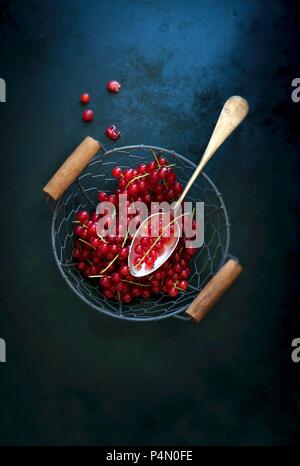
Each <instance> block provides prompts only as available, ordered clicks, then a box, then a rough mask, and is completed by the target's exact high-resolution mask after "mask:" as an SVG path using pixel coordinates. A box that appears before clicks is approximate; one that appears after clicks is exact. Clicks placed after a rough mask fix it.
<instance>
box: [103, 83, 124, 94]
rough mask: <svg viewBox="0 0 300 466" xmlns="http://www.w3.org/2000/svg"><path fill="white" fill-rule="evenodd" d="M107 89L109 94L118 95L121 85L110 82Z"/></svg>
mask: <svg viewBox="0 0 300 466" xmlns="http://www.w3.org/2000/svg"><path fill="white" fill-rule="evenodd" d="M106 88H107V90H108V91H109V92H114V93H117V92H119V90H120V89H121V84H120V83H119V82H118V81H114V80H112V81H108V83H107V84H106Z"/></svg>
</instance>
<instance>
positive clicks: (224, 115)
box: [128, 96, 249, 277]
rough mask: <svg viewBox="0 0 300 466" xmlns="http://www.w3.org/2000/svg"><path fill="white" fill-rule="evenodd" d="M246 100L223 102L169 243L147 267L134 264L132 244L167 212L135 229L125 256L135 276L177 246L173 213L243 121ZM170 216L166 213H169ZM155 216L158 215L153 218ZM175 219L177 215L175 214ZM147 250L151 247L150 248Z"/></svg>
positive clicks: (159, 262)
mask: <svg viewBox="0 0 300 466" xmlns="http://www.w3.org/2000/svg"><path fill="white" fill-rule="evenodd" d="M248 109H249V106H248V103H247V101H246V100H245V99H244V98H243V97H239V96H233V97H230V98H229V99H228V100H227V101H226V102H225V104H224V106H223V108H222V111H221V113H220V116H219V119H218V121H217V123H216V126H215V129H214V131H213V134H212V136H211V138H210V141H209V143H208V145H207V148H206V150H205V152H204V154H203V156H202V158H201V160H200V162H199V165H198V166H197V168H196V169H195V171H194V173H193V175H192V176H191V178H190V180H189V181H188V183H187V185H186V187H185V189H184V191H183V192H182V194H181V196H180V198H179V199H178V200H177V202H176V204H175V206H174V220H173V222H172V223H173V224H174V236H173V237H172V238H169V240H168V245H167V246H166V247H165V249H164V251H163V252H162V254H161V255H159V256H158V258H157V259H156V260H155V262H154V264H153V266H150V267H149V266H147V267H146V265H145V263H143V264H141V265H140V264H137V265H138V266H136V265H134V260H135V257H136V254H135V249H134V248H135V246H136V245H137V244H138V243H139V242H140V238H141V237H142V236H144V235H143V234H142V232H143V230H145V228H146V227H147V226H148V225H149V219H151V222H153V221H155V220H156V221H158V218H161V217H162V216H163V215H166V214H167V213H166V212H165V213H164V212H158V213H155V214H152V215H149V217H147V218H146V219H145V220H144V221H143V222H142V224H141V225H140V227H139V228H138V230H137V231H136V233H135V235H134V237H133V240H132V242H131V246H130V249H129V255H128V267H129V269H130V273H131V274H132V275H133V276H135V277H145V276H146V275H149V274H151V273H153V272H154V271H155V270H156V269H158V268H159V267H161V266H162V264H163V263H164V262H166V260H167V259H168V258H169V257H170V255H171V254H172V253H173V251H174V249H175V248H176V246H177V243H178V241H179V238H180V227H179V224H178V222H177V220H176V212H177V211H178V209H179V207H180V206H181V203H182V201H183V199H184V198H185V196H186V195H187V193H188V192H189V190H190V188H191V186H192V184H193V183H194V181H195V180H196V178H197V177H198V176H199V175H200V173H201V172H202V170H203V168H204V167H205V165H206V164H207V162H208V161H209V160H210V159H211V158H212V156H213V155H214V154H215V153H216V151H217V150H218V149H219V147H220V146H221V145H222V144H223V142H224V141H225V140H226V139H227V138H228V136H230V134H231V133H232V132H233V130H234V129H235V128H237V126H238V125H239V124H240V123H241V122H242V121H243V119H244V118H245V116H246V115H247V113H248ZM168 215H169V213H168ZM155 217H157V218H156V219H155ZM177 218H178V217H177ZM149 249H150V247H149Z"/></svg>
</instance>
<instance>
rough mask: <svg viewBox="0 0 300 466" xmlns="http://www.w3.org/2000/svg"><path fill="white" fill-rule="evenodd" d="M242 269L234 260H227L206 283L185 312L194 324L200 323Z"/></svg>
mask: <svg viewBox="0 0 300 466" xmlns="http://www.w3.org/2000/svg"><path fill="white" fill-rule="evenodd" d="M241 271H242V267H241V266H240V264H239V263H238V262H237V261H236V260H234V259H229V260H228V261H227V262H226V264H225V265H223V267H222V268H221V269H220V270H219V271H218V273H216V275H215V276H214V277H213V278H212V279H211V280H210V281H209V282H208V284H207V285H206V286H205V287H204V288H203V290H202V291H201V292H200V293H199V295H198V296H197V297H196V298H195V299H194V301H193V302H192V304H190V306H189V307H188V309H187V310H186V311H185V312H186V314H188V315H189V316H191V317H192V318H193V319H194V320H195V321H196V322H200V320H202V319H203V317H205V316H206V314H207V313H208V311H209V310H210V309H211V308H212V307H213V306H214V304H215V303H216V302H217V301H218V299H219V298H220V297H221V296H222V294H223V293H224V292H225V291H226V290H227V289H228V288H229V287H230V285H231V284H232V283H233V282H234V281H235V280H236V278H237V277H238V276H239V275H240V273H241Z"/></svg>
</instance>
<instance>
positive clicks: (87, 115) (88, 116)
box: [82, 109, 94, 121]
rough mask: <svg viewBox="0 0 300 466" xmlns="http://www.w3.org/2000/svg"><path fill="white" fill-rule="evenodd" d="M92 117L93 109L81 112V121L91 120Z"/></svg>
mask: <svg viewBox="0 0 300 466" xmlns="http://www.w3.org/2000/svg"><path fill="white" fill-rule="evenodd" d="M93 118H94V112H93V110H90V109H89V110H84V111H83V112H82V119H83V121H92V120H93Z"/></svg>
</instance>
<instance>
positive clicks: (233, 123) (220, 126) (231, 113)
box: [174, 95, 249, 211]
mask: <svg viewBox="0 0 300 466" xmlns="http://www.w3.org/2000/svg"><path fill="white" fill-rule="evenodd" d="M248 110H249V106H248V102H247V100H245V99H244V98H243V97H240V96H237V95H234V96H232V97H230V98H229V99H228V100H227V101H226V102H225V104H224V106H223V108H222V111H221V113H220V116H219V118H218V121H217V123H216V126H215V129H214V132H213V134H212V136H211V138H210V140H209V143H208V146H207V148H206V150H205V152H204V154H203V156H202V159H201V160H200V163H199V165H198V167H197V168H196V170H195V171H194V173H193V175H192V176H191V178H190V180H189V182H188V183H187V185H186V187H185V189H184V191H183V193H182V194H181V196H180V198H179V199H178V201H177V202H176V205H175V208H174V210H175V211H176V210H177V208H178V207H179V206H180V205H181V203H182V201H183V199H184V198H185V196H186V195H187V193H188V191H189V190H190V188H191V186H192V184H193V183H194V181H195V180H196V178H197V177H198V176H199V175H200V173H201V171H202V170H203V168H204V167H205V165H206V164H207V162H208V161H209V160H210V159H211V158H212V156H213V155H214V154H215V152H216V151H217V150H218V149H219V147H220V146H221V144H223V142H224V141H225V140H226V139H227V138H228V136H230V134H231V133H232V131H233V130H234V129H235V128H236V127H237V126H238V125H239V124H240V123H241V122H242V121H243V119H244V118H245V116H246V115H247V113H248Z"/></svg>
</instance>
